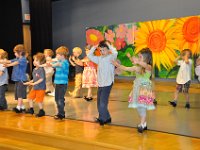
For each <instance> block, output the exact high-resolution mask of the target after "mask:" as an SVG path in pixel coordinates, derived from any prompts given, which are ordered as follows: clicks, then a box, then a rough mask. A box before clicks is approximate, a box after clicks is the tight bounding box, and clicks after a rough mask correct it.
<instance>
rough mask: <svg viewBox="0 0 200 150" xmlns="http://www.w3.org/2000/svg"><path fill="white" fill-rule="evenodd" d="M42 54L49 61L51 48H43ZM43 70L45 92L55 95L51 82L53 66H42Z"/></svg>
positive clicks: (51, 53)
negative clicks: (44, 74)
mask: <svg viewBox="0 0 200 150" xmlns="http://www.w3.org/2000/svg"><path fill="white" fill-rule="evenodd" d="M44 55H45V58H46V62H47V63H51V62H52V57H53V55H54V52H53V51H52V50H51V49H44ZM44 70H45V73H46V93H47V94H48V95H49V96H55V88H54V86H53V82H52V77H53V74H54V69H53V67H50V66H44ZM49 92H50V93H49Z"/></svg>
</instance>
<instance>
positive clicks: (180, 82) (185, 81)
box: [169, 49, 192, 109]
mask: <svg viewBox="0 0 200 150" xmlns="http://www.w3.org/2000/svg"><path fill="white" fill-rule="evenodd" d="M191 55H192V53H191V51H190V50H189V49H184V50H183V51H182V52H181V56H179V57H178V58H177V59H176V60H175V63H177V65H179V66H180V68H179V71H178V74H177V77H176V82H177V85H176V91H175V93H174V100H173V101H169V103H170V105H172V106H173V107H176V105H177V100H178V94H179V93H180V92H182V93H184V94H185V97H186V104H185V108H187V109H189V108H190V103H189V99H190V97H189V88H190V83H191V76H192V59H191ZM180 57H181V59H182V60H179V59H180Z"/></svg>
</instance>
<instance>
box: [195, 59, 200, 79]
mask: <svg viewBox="0 0 200 150" xmlns="http://www.w3.org/2000/svg"><path fill="white" fill-rule="evenodd" d="M195 73H196V75H197V76H198V80H199V82H200V56H199V58H197V60H196V67H195Z"/></svg>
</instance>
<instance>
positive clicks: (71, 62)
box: [69, 56, 76, 66]
mask: <svg viewBox="0 0 200 150" xmlns="http://www.w3.org/2000/svg"><path fill="white" fill-rule="evenodd" d="M69 62H70V64H71V65H72V66H76V64H75V63H74V62H73V61H72V57H71V56H69Z"/></svg>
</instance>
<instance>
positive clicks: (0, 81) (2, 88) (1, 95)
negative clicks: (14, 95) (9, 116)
mask: <svg viewBox="0 0 200 150" xmlns="http://www.w3.org/2000/svg"><path fill="white" fill-rule="evenodd" d="M7 56H8V53H7V52H6V51H4V50H3V49H0V62H1V61H2V62H4V61H5V60H6V59H7ZM7 85H8V70H7V68H5V67H3V64H0V110H6V109H7V108H8V105H7V100H6V98H5V93H6V90H7Z"/></svg>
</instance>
